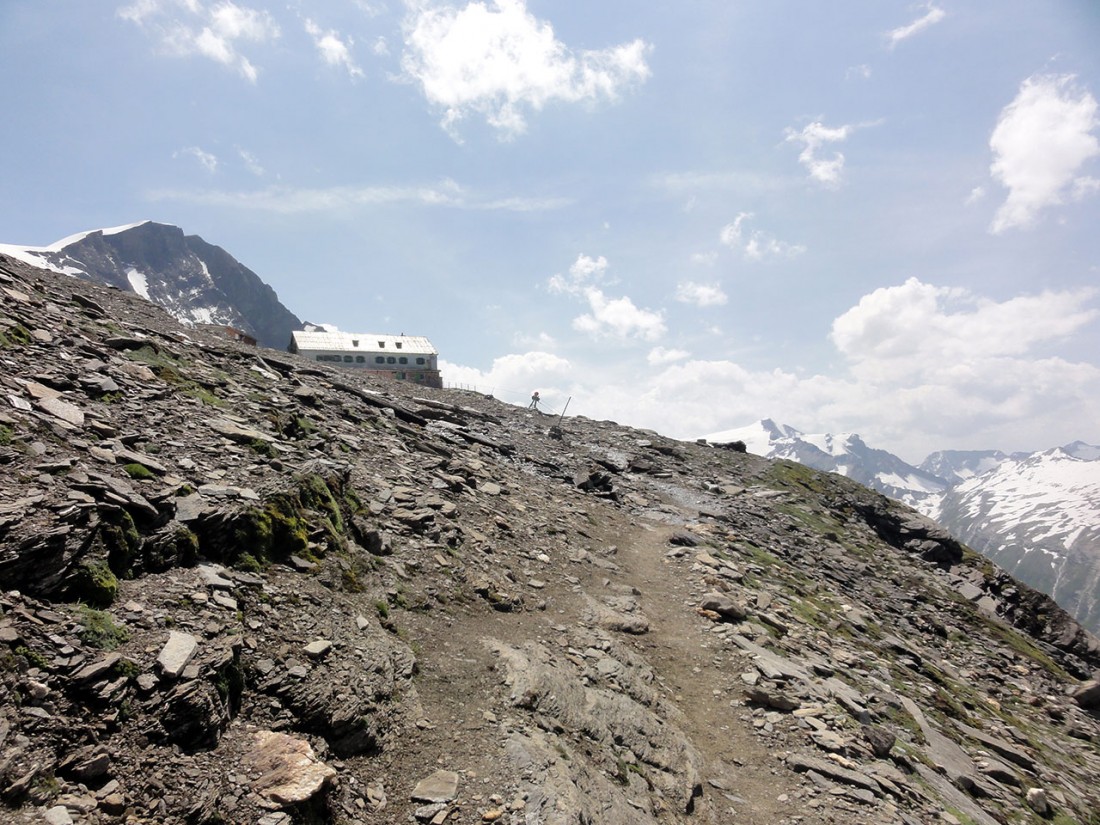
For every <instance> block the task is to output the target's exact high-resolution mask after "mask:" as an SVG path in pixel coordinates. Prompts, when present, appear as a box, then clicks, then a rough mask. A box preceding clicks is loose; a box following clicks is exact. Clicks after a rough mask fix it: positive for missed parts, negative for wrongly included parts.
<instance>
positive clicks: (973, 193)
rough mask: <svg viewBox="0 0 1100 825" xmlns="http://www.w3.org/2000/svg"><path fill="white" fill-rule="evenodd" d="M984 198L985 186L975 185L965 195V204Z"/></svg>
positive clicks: (968, 204)
mask: <svg viewBox="0 0 1100 825" xmlns="http://www.w3.org/2000/svg"><path fill="white" fill-rule="evenodd" d="M984 199H985V187H984V186H975V187H974V188H973V189H971V190H970V194H969V195H967V196H966V205H967V206H970V205H971V204H974V203H977V202H978V201H981V200H984Z"/></svg>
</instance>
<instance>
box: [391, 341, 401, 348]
mask: <svg viewBox="0 0 1100 825" xmlns="http://www.w3.org/2000/svg"><path fill="white" fill-rule="evenodd" d="M393 345H394V346H395V347H397V348H398V349H401V342H400V341H394V342H393Z"/></svg>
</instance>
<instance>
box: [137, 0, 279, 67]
mask: <svg viewBox="0 0 1100 825" xmlns="http://www.w3.org/2000/svg"><path fill="white" fill-rule="evenodd" d="M117 13H118V16H119V17H121V18H122V19H123V20H128V21H130V22H131V23H135V24H137V25H139V26H141V27H142V28H145V29H148V30H150V31H151V32H153V33H154V34H155V36H156V37H157V38H158V39H159V40H160V44H161V48H163V49H164V51H165V52H167V53H168V54H173V55H178V56H190V55H200V56H202V57H206V58H209V59H210V60H213V61H215V62H217V63H221V64H222V65H225V66H229V67H231V68H233V69H236V71H237V72H238V73H239V74H240V75H241V76H242V77H244V78H245V79H246V80H248V81H249V82H251V83H255V82H256V79H257V78H258V76H259V71H258V70H257V68H256V67H255V66H254V65H253V64H252V62H251V61H250V60H249V59H248V58H247V57H245V56H244V55H243V54H241V52H240V50H239V48H238V46H239V44H241V43H249V42H251V43H265V42H269V41H271V40H275V39H277V38H278V37H279V26H278V24H276V22H275V19H274V18H273V17H272V16H271V15H270V14H269V13H268V12H266V11H260V10H257V9H251V8H247V7H245V6H238V5H237V4H236V3H234V2H232V0H222V2H218V3H213V4H206V3H202V2H200V0H176V2H170V1H169V0H159V1H158V0H137V1H136V2H134V3H131V4H130V5H127V6H122V7H120V8H119V9H118V12H117Z"/></svg>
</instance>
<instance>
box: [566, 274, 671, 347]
mask: <svg viewBox="0 0 1100 825" xmlns="http://www.w3.org/2000/svg"><path fill="white" fill-rule="evenodd" d="M584 297H585V299H586V300H587V301H588V307H589V310H590V311H589V312H586V313H585V314H584V315H579V316H577V317H576V318H574V319H573V329H575V330H577V331H578V332H583V333H586V334H587V335H589V336H591V337H592V338H596V339H600V338H615V339H618V340H620V341H626V340H629V339H631V338H634V339H638V340H641V341H656V340H658V339H659V338H661V336H663V335H664V334H665V332H666V331H667V328H666V327H665V321H664V317H663V316H662V314H661V313H660V312H653V311H652V310H648V309H642V308H640V307H637V306H635V305H634V302H633V301H632V300H630V298H629V297H628V296H626V295H624V296H623V297H621V298H608V297H607V296H606V295H604V294H603V292H602V291H601V290H599V289H596V288H595V287H589V288H588V289H586V290H585V293H584Z"/></svg>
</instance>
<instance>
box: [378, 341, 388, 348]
mask: <svg viewBox="0 0 1100 825" xmlns="http://www.w3.org/2000/svg"><path fill="white" fill-rule="evenodd" d="M385 348H386V342H385V341H379V342H378V349H385Z"/></svg>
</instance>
